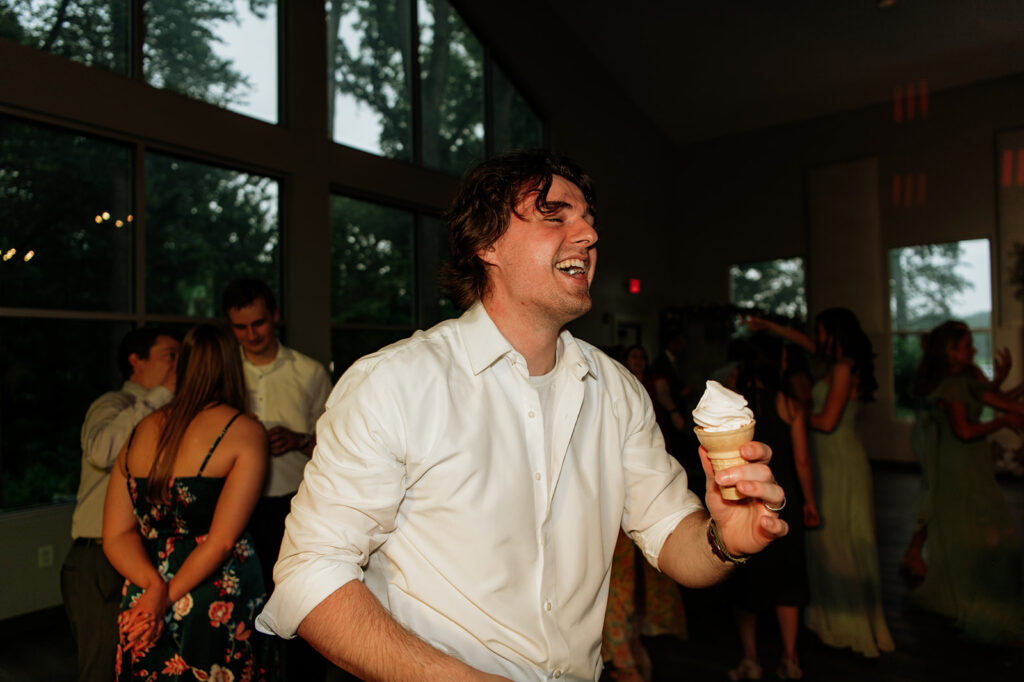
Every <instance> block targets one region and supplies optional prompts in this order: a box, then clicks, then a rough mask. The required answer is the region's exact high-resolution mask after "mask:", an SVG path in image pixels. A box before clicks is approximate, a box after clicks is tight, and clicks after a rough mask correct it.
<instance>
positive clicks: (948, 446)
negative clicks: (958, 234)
mask: <svg viewBox="0 0 1024 682" xmlns="http://www.w3.org/2000/svg"><path fill="white" fill-rule="evenodd" d="M924 350H925V354H924V357H923V359H922V361H921V364H920V366H919V367H918V371H917V375H916V377H915V382H914V393H915V394H916V395H918V396H922V397H923V398H924V401H923V405H922V407H921V409H920V410H919V411H918V415H917V419H916V421H915V425H914V449H915V454H916V455H917V457H918V459H919V461H920V462H921V468H922V482H923V487H922V496H921V500H920V502H919V508H918V523H919V524H920V526H921V532H920V535H921V538H922V543H923V544H924V546H925V550H924V553H925V557H926V561H921V568H922V570H921V573H922V574H923V578H924V579H923V582H922V583H921V584H920V585H919V586H918V587H917V588H916V589H915V590H914V591H913V593H912V598H913V601H914V602H915V603H916V604H918V605H919V606H921V607H923V608H926V609H928V610H930V611H933V612H935V613H938V614H940V615H943V616H946V617H948V618H950V619H951V620H952V622H953V623H954V624H955V625H956V626H957V627H958V628H959V629H960V631H961V632H962V634H963V635H964V637H965V638H968V639H971V640H975V641H980V642H985V643H990V644H1009V643H1014V642H1016V641H1018V640H1019V638H1020V634H1021V604H1022V589H1021V541H1020V536H1019V535H1018V534H1017V530H1016V528H1015V526H1014V522H1013V515H1012V513H1011V511H1010V508H1009V505H1008V504H1007V503H1006V499H1005V498H1004V497H1003V493H1002V490H1000V488H999V483H998V482H997V481H996V478H995V472H994V470H993V466H992V456H991V453H990V450H989V447H988V444H987V442H986V440H985V438H984V437H985V436H987V435H988V434H990V433H992V432H994V431H997V430H998V429H1001V428H1016V429H1019V428H1020V427H1021V425H1022V423H1024V418H1022V416H1021V413H1024V405H1022V404H1021V403H1019V402H1016V401H1015V400H1012V399H1010V398H1007V397H1006V395H1004V394H1000V393H999V392H997V391H996V390H995V388H994V386H993V384H992V382H989V381H988V380H987V379H986V378H985V377H984V375H982V373H981V371H980V370H979V369H978V367H977V366H976V365H975V364H974V353H975V349H974V344H973V341H972V338H971V332H970V329H969V328H968V327H967V325H965V324H964V323H962V322H956V321H950V322H945V323H943V324H941V325H939V326H938V327H936V328H935V329H933V330H932V331H931V332H929V334H928V336H927V337H926V339H925V343H924ZM986 404H987V405H990V406H992V407H995V408H997V409H1000V410H1004V413H1003V414H1002V415H1001V416H998V417H996V418H995V419H993V420H991V421H981V420H980V416H981V411H982V408H983V407H984V405H986ZM924 538H926V540H925V539H924ZM912 547H913V545H912Z"/></svg>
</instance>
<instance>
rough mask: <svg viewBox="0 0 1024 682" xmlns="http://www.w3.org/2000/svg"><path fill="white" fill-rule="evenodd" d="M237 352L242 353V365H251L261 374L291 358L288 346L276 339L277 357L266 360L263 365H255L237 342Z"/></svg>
mask: <svg viewBox="0 0 1024 682" xmlns="http://www.w3.org/2000/svg"><path fill="white" fill-rule="evenodd" d="M238 352H239V353H241V355H242V365H243V366H247V367H251V368H252V369H254V370H256V371H258V372H261V373H263V374H266V373H267V372H270V371H271V370H273V369H274V368H276V367H277V366H278V365H280V364H281V363H283V362H286V361H287V360H288V359H289V358H291V353H292V351H291V349H290V348H288V347H286V346H285V345H284V344H283V343H281V342H280V341H278V342H277V357H275V358H274V359H273V360H271V361H270V362H268V363H267V364H265V365H257V364H255V363H254V362H253V361H252V360H250V359H249V358H248V357H246V355H245V349H244V348H242V344H238Z"/></svg>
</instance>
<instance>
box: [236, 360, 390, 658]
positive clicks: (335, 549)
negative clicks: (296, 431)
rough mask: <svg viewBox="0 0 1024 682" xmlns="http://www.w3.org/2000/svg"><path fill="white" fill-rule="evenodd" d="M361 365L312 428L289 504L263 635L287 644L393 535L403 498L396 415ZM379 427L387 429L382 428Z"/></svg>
mask: <svg viewBox="0 0 1024 682" xmlns="http://www.w3.org/2000/svg"><path fill="white" fill-rule="evenodd" d="M371 369H373V366H372V363H371V362H370V361H369V360H367V359H364V360H361V361H360V362H359V363H357V364H356V365H355V366H353V367H352V368H351V369H350V370H349V371H348V372H346V374H345V376H343V377H342V378H341V380H340V381H339V382H338V385H337V386H336V387H335V389H334V391H333V392H332V394H331V396H330V398H329V399H328V401H327V410H326V411H325V412H324V414H323V416H321V418H320V420H319V421H318V422H317V445H316V449H315V450H314V452H313V457H312V459H311V461H310V463H309V464H308V465H307V466H306V470H305V473H304V476H303V482H302V484H301V485H300V486H299V490H298V492H297V493H296V494H295V497H293V498H292V506H291V513H290V514H289V515H288V518H287V521H286V523H285V534H284V539H283V541H282V543H281V553H280V555H279V557H278V560H277V564H276V565H275V567H274V581H275V588H274V593H273V595H272V596H271V598H270V600H269V602H268V603H267V605H266V607H265V608H264V610H263V612H262V613H261V614H260V616H259V617H258V618H257V621H256V623H257V628H258V629H259V630H260V631H261V632H265V633H268V634H277V635H280V636H281V637H286V638H291V637H294V636H295V632H296V630H297V629H298V627H299V624H300V623H301V622H302V620H303V619H304V618H305V617H306V616H307V615H308V614H309V612H310V611H312V610H313V609H314V608H315V607H316V605H317V604H319V603H320V602H322V601H323V600H324V599H326V598H327V597H328V596H330V595H331V594H332V593H333V592H334V591H335V590H337V589H338V588H340V587H341V586H342V585H345V584H346V583H348V582H350V581H352V580H362V566H363V565H364V564H365V563H366V560H367V558H368V557H369V555H370V553H371V552H373V551H374V550H375V549H377V548H378V547H379V546H380V545H381V544H382V543H383V542H384V540H385V539H386V538H387V536H388V534H389V533H390V532H391V531H393V530H394V527H395V518H396V514H397V510H398V505H399V503H400V502H401V500H402V497H403V495H404V492H405V466H404V461H403V459H402V457H401V456H399V455H398V454H397V453H401V452H404V443H403V441H402V437H401V435H400V434H401V433H402V432H403V429H402V421H401V416H400V414H398V410H396V406H395V404H394V403H393V401H392V400H391V399H390V398H383V397H381V395H380V394H379V393H378V391H377V390H376V386H375V384H378V383H380V382H381V381H383V383H387V378H386V376H383V375H385V373H377V374H376V375H375V376H374V377H373V378H372V379H371V377H370V370H371ZM382 424H388V428H387V429H385V428H384V427H383V426H382Z"/></svg>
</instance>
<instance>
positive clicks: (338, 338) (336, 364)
mask: <svg viewBox="0 0 1024 682" xmlns="http://www.w3.org/2000/svg"><path fill="white" fill-rule="evenodd" d="M412 333H413V332H412V330H408V331H403V330H395V329H389V330H349V329H332V330H331V367H330V370H331V377H332V378H333V379H334V381H337V380H338V378H339V377H340V376H341V375H342V374H344V373H345V370H347V369H348V368H349V367H350V366H351V365H352V363H353V362H355V361H356V360H358V359H359V358H361V357H363V356H364V355H368V354H370V353H372V352H374V351H376V350H379V349H381V348H383V347H384V346H386V345H388V344H389V343H394V342H395V341H398V340H400V339H404V338H406V337H408V336H412Z"/></svg>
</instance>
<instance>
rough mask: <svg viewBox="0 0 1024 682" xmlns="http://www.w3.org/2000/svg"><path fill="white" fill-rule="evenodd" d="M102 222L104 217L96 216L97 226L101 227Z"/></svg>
mask: <svg viewBox="0 0 1024 682" xmlns="http://www.w3.org/2000/svg"><path fill="white" fill-rule="evenodd" d="M102 222H103V216H101V215H98V216H96V224H97V225H99V224H100V223H102Z"/></svg>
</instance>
